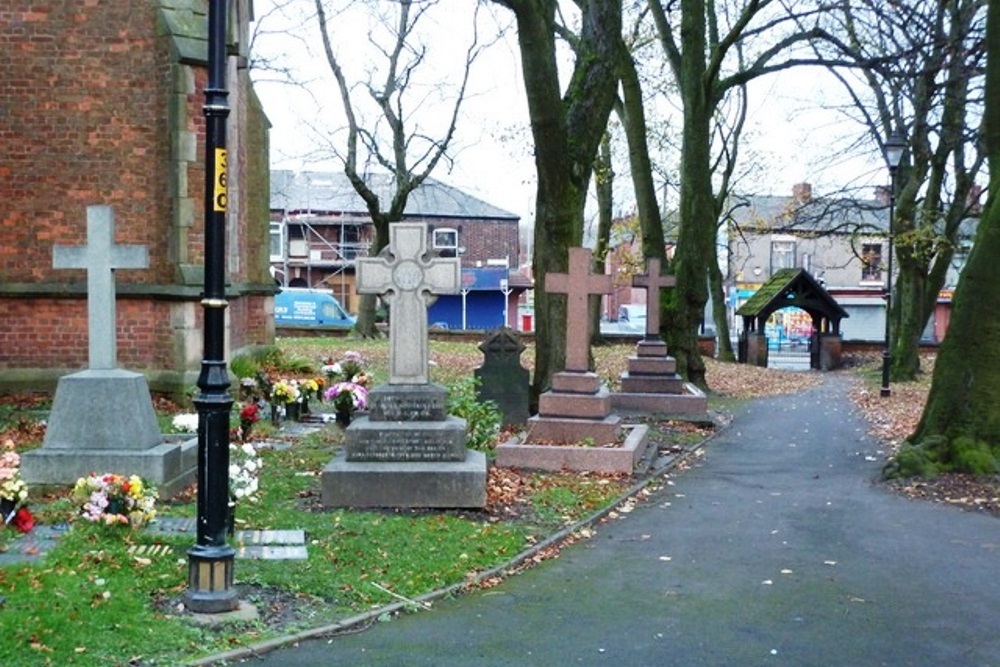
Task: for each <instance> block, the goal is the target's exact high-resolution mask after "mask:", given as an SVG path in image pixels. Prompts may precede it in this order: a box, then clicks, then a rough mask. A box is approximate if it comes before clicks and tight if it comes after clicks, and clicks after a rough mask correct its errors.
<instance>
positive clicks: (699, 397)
mask: <svg viewBox="0 0 1000 667" xmlns="http://www.w3.org/2000/svg"><path fill="white" fill-rule="evenodd" d="M620 380H621V391H620V392H616V393H614V394H612V395H611V405H612V406H613V407H614V409H615V410H620V411H625V412H629V411H631V412H655V413H659V414H675V415H704V414H705V413H706V412H707V411H708V399H707V398H706V397H705V394H704V392H702V391H701V390H700V389H698V387H696V386H694V385H693V384H691V383H690V382H685V381H684V380H683V378H681V376H680V375H678V374H677V360H676V359H674V358H673V357H670V356H667V345H666V343H664V342H663V341H660V340H644V341H640V342H639V344H638V345H637V346H636V353H635V354H634V355H633V356H631V357H629V360H628V370H627V371H626V372H624V373H622V375H621V378H620Z"/></svg>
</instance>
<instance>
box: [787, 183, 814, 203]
mask: <svg viewBox="0 0 1000 667" xmlns="http://www.w3.org/2000/svg"><path fill="white" fill-rule="evenodd" d="M812 196H813V186H812V185H811V184H810V183H796V184H795V185H793V186H792V197H794V198H795V201H797V202H799V203H802V204H808V203H809V202H810V201H812Z"/></svg>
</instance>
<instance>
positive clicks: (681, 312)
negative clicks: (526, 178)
mask: <svg viewBox="0 0 1000 667" xmlns="http://www.w3.org/2000/svg"><path fill="white" fill-rule="evenodd" d="M681 13H682V16H681V39H682V41H683V43H684V47H685V48H684V57H683V59H682V61H681V64H680V80H679V81H678V84H679V86H680V93H681V99H682V101H683V104H684V130H683V135H682V138H681V169H680V171H681V182H680V207H679V210H678V215H679V229H678V234H677V254H676V256H675V259H674V269H675V275H676V276H677V288H676V289H675V290H674V294H673V295H671V296H672V298H670V299H669V305H670V309H669V310H670V312H669V313H668V315H667V316H666V317H664V318H663V324H662V325H661V326H662V327H664V329H665V331H664V334H665V335H664V340H666V341H667V345H668V347H669V349H670V350H671V352H672V354H673V355H674V356H675V357H676V358H677V368H678V371H679V372H680V373H681V374H682V375H683V376H684V377H686V378H687V380H688V381H689V382H692V383H694V384H695V385H697V386H699V387H702V388H704V387H706V384H705V362H704V361H703V360H702V358H701V354H700V353H699V351H698V328H699V326H700V325H701V320H702V316H703V314H704V310H705V303H706V302H707V301H708V275H707V271H706V270H705V267H706V264H707V262H708V261H714V260H711V259H710V257H711V250H712V248H713V246H714V243H713V241H714V239H713V234H714V231H715V220H714V219H713V217H714V216H713V215H712V213H713V211H714V210H715V199H714V197H713V191H712V167H711V153H710V151H711V148H710V147H711V143H712V142H711V137H712V134H711V122H712V115H713V112H714V101H713V100H712V91H711V87H710V86H709V85H708V84H707V83H706V82H705V75H706V71H707V65H706V61H705V58H706V56H705V48H706V41H705V34H706V26H705V4H704V2H703V0H682V1H681Z"/></svg>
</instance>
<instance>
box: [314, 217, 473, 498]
mask: <svg viewBox="0 0 1000 667" xmlns="http://www.w3.org/2000/svg"><path fill="white" fill-rule="evenodd" d="M389 236H390V241H389V246H388V247H387V248H386V249H385V250H383V251H382V252H381V253H380V254H379V256H378V257H371V258H366V259H360V260H358V263H357V291H358V292H359V293H360V294H378V295H381V296H382V298H383V299H385V300H386V301H387V302H388V304H389V308H390V315H389V318H390V319H389V382H388V383H387V384H383V385H379V386H377V387H373V388H372V390H371V391H370V392H368V414H367V415H365V416H361V417H358V418H357V419H355V420H354V421H352V422H351V425H350V426H348V428H347V431H346V432H345V434H344V439H345V444H344V448H343V449H342V450H341V451H340V452H339V453H338V454H337V456H336V458H334V459H333V460H332V461H330V463H329V464H328V465H327V466H326V467H325V468H323V472H322V474H321V476H320V483H321V486H322V492H321V497H322V502H323V504H324V505H325V506H327V507H478V508H481V507H485V505H486V456H485V454H483V452H478V451H473V450H470V449H468V448H467V445H466V441H467V438H466V423H465V420H464V419H461V418H459V417H455V416H453V415H449V414H448V409H447V392H446V391H445V389H444V387H441V386H439V385H435V384H432V383H431V382H430V378H429V377H428V372H427V367H428V345H427V306H428V305H429V304H430V303H431V302H432V301H433V299H434V295H436V294H455V293H457V292H458V291H459V289H460V287H461V283H462V281H461V273H462V272H461V263H460V260H459V259H458V258H447V259H445V258H437V257H432V256H430V254H429V253H428V249H427V225H426V224H424V223H400V222H397V223H393V224H392V225H390V227H389Z"/></svg>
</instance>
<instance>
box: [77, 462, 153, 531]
mask: <svg viewBox="0 0 1000 667" xmlns="http://www.w3.org/2000/svg"><path fill="white" fill-rule="evenodd" d="M72 497H73V500H74V501H75V502H77V503H78V504H79V505H80V513H81V515H82V516H83V518H84V519H86V520H87V521H91V522H94V523H101V524H103V525H106V526H119V525H120V526H131V527H132V528H140V527H142V526H144V525H145V524H146V523H148V522H149V521H151V520H152V519H153V517H155V516H156V510H155V509H154V505H155V504H156V490H155V489H153V488H151V487H150V486H148V485H147V484H146V483H145V482H143V481H142V478H140V477H139V476H138V475H132V476H131V477H126V476H125V475H117V474H114V473H106V474H104V475H97V474H95V473H90V475H89V476H87V477H81V478H80V479H78V480H77V481H76V486H74V487H73V494H72Z"/></svg>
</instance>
